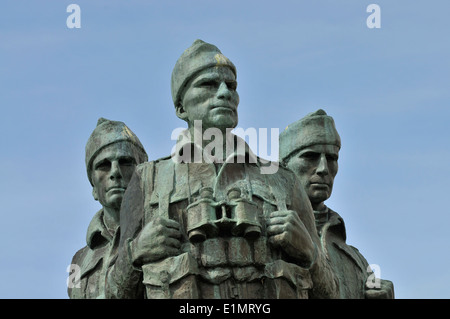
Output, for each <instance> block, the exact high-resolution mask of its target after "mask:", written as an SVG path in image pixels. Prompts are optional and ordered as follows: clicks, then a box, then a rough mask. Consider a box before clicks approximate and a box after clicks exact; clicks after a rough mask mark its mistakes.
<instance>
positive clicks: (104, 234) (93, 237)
mask: <svg viewBox="0 0 450 319" xmlns="http://www.w3.org/2000/svg"><path fill="white" fill-rule="evenodd" d="M103 214H104V211H103V208H102V209H100V210H99V211H98V212H97V213H96V214H95V215H94V217H93V218H92V220H91V222H90V223H89V227H88V230H87V234H86V244H87V245H88V246H89V248H91V249H94V248H95V247H97V246H99V245H101V244H103V243H105V242H111V241H112V239H113V238H112V236H111V234H110V233H109V231H108V229H107V228H106V225H105V223H104V222H103Z"/></svg>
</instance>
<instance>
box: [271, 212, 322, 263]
mask: <svg viewBox="0 0 450 319" xmlns="http://www.w3.org/2000/svg"><path fill="white" fill-rule="evenodd" d="M267 226H268V227H267V234H268V236H269V242H270V243H271V244H272V245H273V246H274V247H279V248H282V249H283V250H284V251H285V252H286V253H287V254H288V255H289V256H291V257H293V258H295V259H297V260H299V261H300V262H302V263H304V264H305V265H308V266H310V265H311V263H312V262H313V258H314V243H313V241H312V239H311V236H310V235H309V233H308V230H307V229H306V227H305V225H304V224H303V222H302V221H301V220H300V217H299V216H298V214H297V213H296V212H295V211H292V210H280V211H275V212H272V213H271V214H270V216H269V220H268V222H267Z"/></svg>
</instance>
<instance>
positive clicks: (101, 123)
mask: <svg viewBox="0 0 450 319" xmlns="http://www.w3.org/2000/svg"><path fill="white" fill-rule="evenodd" d="M122 141H127V142H130V143H132V144H133V145H135V146H136V147H137V148H138V149H139V150H140V151H141V152H142V154H143V155H144V161H147V160H148V157H147V153H146V152H145V149H144V147H143V146H142V144H141V142H140V141H139V139H138V137H137V136H136V135H135V134H134V133H133V132H132V131H131V130H130V129H129V128H128V126H126V125H125V123H123V122H119V121H110V120H107V119H105V118H102V117H101V118H99V119H98V121H97V127H96V128H95V129H94V131H93V132H92V134H91V136H90V137H89V139H88V141H87V143H86V159H85V160H86V170H87V175H88V178H89V181H90V182H91V184H92V180H91V168H92V162H93V161H94V158H95V156H97V154H98V153H99V152H100V150H101V149H103V148H104V147H106V146H108V145H111V144H113V143H118V142H122Z"/></svg>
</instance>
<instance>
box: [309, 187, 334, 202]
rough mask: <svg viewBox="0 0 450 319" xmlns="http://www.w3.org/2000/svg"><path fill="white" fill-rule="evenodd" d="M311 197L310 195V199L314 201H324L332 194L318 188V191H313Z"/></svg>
mask: <svg viewBox="0 0 450 319" xmlns="http://www.w3.org/2000/svg"><path fill="white" fill-rule="evenodd" d="M309 197H310V200H311V202H312V203H322V202H324V201H326V200H327V199H328V198H329V197H330V194H329V193H328V192H327V191H324V190H320V191H317V190H316V191H314V192H312V194H310V196H309Z"/></svg>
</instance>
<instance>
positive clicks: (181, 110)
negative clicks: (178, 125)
mask: <svg viewBox="0 0 450 319" xmlns="http://www.w3.org/2000/svg"><path fill="white" fill-rule="evenodd" d="M175 112H176V114H177V116H178V118H180V119H182V120H183V121H186V120H187V113H186V111H185V109H184V107H183V105H181V103H179V104H178V105H177V106H175Z"/></svg>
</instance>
